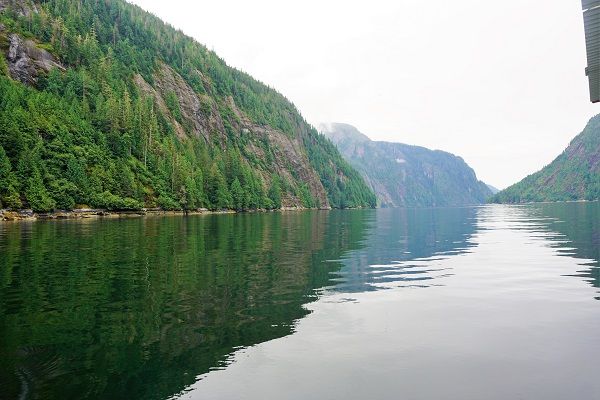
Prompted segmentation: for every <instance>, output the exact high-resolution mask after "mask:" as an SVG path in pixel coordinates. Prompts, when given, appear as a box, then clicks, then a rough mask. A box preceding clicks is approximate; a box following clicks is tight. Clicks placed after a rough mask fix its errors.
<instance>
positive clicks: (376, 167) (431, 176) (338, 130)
mask: <svg viewBox="0 0 600 400" xmlns="http://www.w3.org/2000/svg"><path fill="white" fill-rule="evenodd" d="M320 128H321V130H322V131H323V133H324V134H325V135H326V136H328V137H329V138H330V139H331V140H332V141H333V142H334V143H335V144H336V146H337V147H338V149H339V150H340V151H341V153H342V155H343V156H344V157H345V158H346V160H347V161H348V162H349V163H350V164H351V165H352V166H354V167H355V168H356V169H357V170H358V171H360V172H361V174H362V175H363V177H364V178H365V180H366V181H367V182H368V183H369V184H370V186H371V188H372V189H373V190H374V191H375V194H376V195H377V199H378V202H379V203H380V205H381V206H383V207H436V206H462V205H472V204H482V203H484V202H485V201H486V199H487V198H488V197H490V196H491V195H492V192H491V190H490V189H489V188H488V187H487V185H486V184H484V183H483V182H481V181H479V180H477V177H476V175H475V172H474V171H473V170H472V169H471V168H470V167H469V166H468V165H467V164H466V163H465V162H464V161H463V159H462V158H460V157H457V156H455V155H453V154H450V153H446V152H444V151H439V150H435V151H433V150H429V149H426V148H424V147H418V146H410V145H406V144H402V143H390V142H378V141H372V140H370V139H369V138H368V137H367V136H365V135H363V134H362V133H360V132H359V131H358V130H357V129H356V128H355V127H353V126H351V125H347V124H339V123H334V124H324V125H321V127H320Z"/></svg>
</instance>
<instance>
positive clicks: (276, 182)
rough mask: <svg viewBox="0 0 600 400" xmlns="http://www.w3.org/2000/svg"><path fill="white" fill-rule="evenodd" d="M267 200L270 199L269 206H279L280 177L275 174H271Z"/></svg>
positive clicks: (275, 207)
mask: <svg viewBox="0 0 600 400" xmlns="http://www.w3.org/2000/svg"><path fill="white" fill-rule="evenodd" d="M269 200H270V201H271V208H274V209H280V208H281V179H280V178H279V176H277V175H273V178H272V179H271V187H270V188H269Z"/></svg>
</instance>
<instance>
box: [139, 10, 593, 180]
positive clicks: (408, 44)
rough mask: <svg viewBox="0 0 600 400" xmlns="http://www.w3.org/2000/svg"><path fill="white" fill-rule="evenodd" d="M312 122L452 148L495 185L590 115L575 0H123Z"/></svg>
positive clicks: (546, 154)
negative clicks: (199, 45) (214, 54)
mask: <svg viewBox="0 0 600 400" xmlns="http://www.w3.org/2000/svg"><path fill="white" fill-rule="evenodd" d="M132 2H133V3H136V4H138V5H140V6H141V7H142V8H144V9H146V10H148V11H151V12H153V13H154V14H156V15H157V16H159V17H160V18H162V19H164V20H166V21H167V22H169V23H171V24H172V25H173V26H175V27H176V28H179V29H181V30H183V31H184V32H185V33H187V34H188V35H190V36H192V37H194V38H196V39H197V40H198V41H199V42H201V43H203V44H205V45H206V46H207V47H208V48H211V49H213V50H215V51H216V52H217V54H219V56H221V57H222V58H223V59H225V61H226V62H227V63H228V64H229V65H231V66H234V67H237V68H239V69H241V70H244V71H246V72H248V73H249V74H251V75H252V76H254V77H255V78H257V79H259V80H261V81H262V82H264V83H266V84H268V85H269V86H271V87H274V88H276V89H277V90H278V91H280V92H281V93H283V94H284V95H285V96H286V97H287V98H288V99H290V100H291V101H292V102H293V103H294V104H295V105H296V106H297V107H298V108H299V109H300V112H301V113H302V114H303V115H304V116H305V117H306V118H307V120H308V121H309V122H311V123H312V124H313V125H315V126H318V124H319V123H320V122H345V123H349V124H352V125H354V126H356V127H357V128H358V129H359V130H360V131H362V132H363V133H365V134H367V135H368V136H370V137H371V138H372V139H375V140H387V141H394V142H403V143H408V144H416V145H422V146H426V147H429V148H433V149H441V150H446V151H450V152H452V153H455V154H457V155H460V156H462V157H463V158H464V159H465V160H466V161H467V162H468V163H469V164H470V165H471V166H472V167H473V168H474V169H475V171H476V172H477V175H478V177H479V178H480V179H483V180H484V181H486V182H487V183H490V184H492V185H495V186H497V187H499V188H503V187H505V186H508V185H510V184H512V183H515V182H517V181H518V180H520V179H521V178H523V177H525V176H526V175H528V174H530V173H533V172H535V171H536V170H538V169H540V168H541V167H543V166H544V165H545V164H547V163H549V162H550V161H551V160H552V159H554V157H556V156H557V155H558V154H559V153H560V152H561V151H562V150H563V149H564V148H565V147H566V146H567V145H568V143H569V141H570V140H571V139H572V138H573V137H574V136H575V135H576V134H578V133H579V132H581V130H582V129H583V127H584V126H585V124H586V123H587V121H588V119H589V118H591V117H592V116H593V115H595V114H596V113H600V105H592V104H591V103H589V95H588V87H587V79H586V77H585V73H584V69H585V66H586V60H585V39H584V34H583V17H582V12H581V2H580V1H579V0H569V1H567V0H544V1H540V0H499V1H493V2H492V1H483V0H453V1H449V0H396V1H379V0H371V1H348V0H345V1H341V0H340V1H338V0H330V1H327V0H321V1H314V0H304V1H294V2H290V1H281V0H278V1H276V0H253V1H248V0H240V1H234V0H213V1H185V0H169V1H165V0H133V1H132Z"/></svg>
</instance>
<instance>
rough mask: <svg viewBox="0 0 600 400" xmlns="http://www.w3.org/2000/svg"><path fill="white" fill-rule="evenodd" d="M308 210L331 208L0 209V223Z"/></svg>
mask: <svg viewBox="0 0 600 400" xmlns="http://www.w3.org/2000/svg"><path fill="white" fill-rule="evenodd" d="M307 210H330V209H329V208H304V207H282V208H280V209H277V210H266V209H258V210H246V211H235V210H217V211H212V210H208V209H205V208H201V209H196V210H187V211H184V210H163V209H160V208H152V209H141V210H126V211H117V210H106V209H87V208H86V209H74V210H56V211H52V212H47V213H37V212H34V211H33V210H6V209H0V223H2V222H33V221H55V220H77V219H104V218H107V219H118V218H140V217H148V216H185V215H219V214H245V213H249V214H252V213H267V212H277V211H307Z"/></svg>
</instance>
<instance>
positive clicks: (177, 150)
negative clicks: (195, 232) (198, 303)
mask: <svg viewBox="0 0 600 400" xmlns="http://www.w3.org/2000/svg"><path fill="white" fill-rule="evenodd" d="M374 204H375V196H374V195H373V193H372V192H371V191H370V190H369V189H368V187H367V186H366V185H365V183H364V181H363V180H362V178H361V177H360V175H359V174H358V173H357V172H356V171H355V170H354V169H353V168H352V167H351V166H350V165H349V164H347V163H346V162H345V161H344V160H343V158H342V157H341V155H340V154H339V152H338V151H337V150H336V148H335V146H333V144H331V142H329V140H327V139H326V138H324V137H323V136H321V135H320V134H318V132H317V131H316V130H315V129H314V128H313V127H311V126H310V125H309V124H307V123H306V121H305V120H304V119H303V118H302V116H301V115H300V114H299V112H298V111H297V110H296V108H295V107H294V105H293V104H291V103H290V102H289V101H288V100H287V99H286V98H285V97H283V96H282V95H281V94H279V93H278V92H276V91H275V90H273V89H271V88H269V87H267V86H265V85H264V84H262V83H260V82H258V81H256V80H254V79H253V78H252V77H250V76H249V75H247V74H245V73H243V72H240V71H239V70H236V69H234V68H231V67H228V66H227V65H226V64H225V62H224V61H223V60H221V59H220V58H219V57H218V56H217V55H216V54H214V53H213V52H212V51H209V50H207V49H206V48H205V47H204V46H202V45H200V44H198V43H197V42H195V41H194V40H192V39H191V38H189V37H187V36H185V35H184V34H183V33H181V32H180V31H177V30H175V29H174V28H172V27H171V26H169V25H167V24H165V23H163V22H162V21H161V20H159V19H158V18H156V17H155V16H153V15H151V14H149V13H147V12H145V11H143V10H142V9H140V8H139V7H137V6H134V5H131V4H128V3H126V2H125V1H123V0H102V1H98V0H48V1H30V0H0V208H1V207H5V208H22V207H31V208H33V209H34V210H36V211H48V210H52V209H55V208H58V209H71V208H74V207H80V206H90V207H99V208H109V209H137V208H142V207H161V208H164V209H194V208H200V207H206V208H210V209H224V208H229V209H257V208H280V207H282V206H304V207H342V208H343V207H356V206H374Z"/></svg>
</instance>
